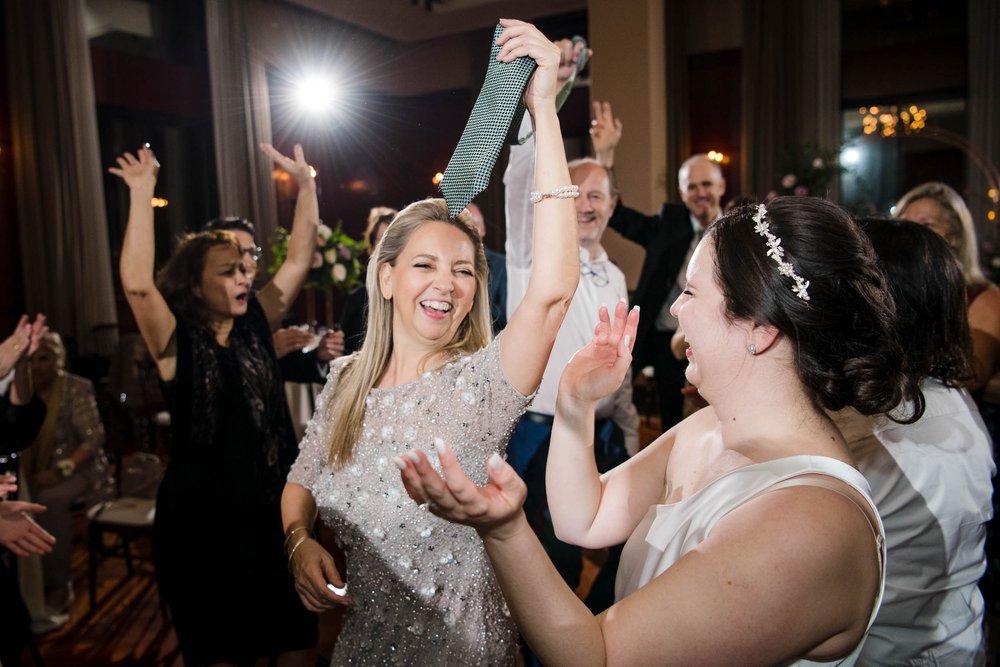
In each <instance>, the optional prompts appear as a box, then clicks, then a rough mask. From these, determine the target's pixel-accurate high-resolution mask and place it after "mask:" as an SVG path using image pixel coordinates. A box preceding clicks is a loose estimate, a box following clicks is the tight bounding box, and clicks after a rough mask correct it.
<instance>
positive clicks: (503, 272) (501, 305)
mask: <svg viewBox="0 0 1000 667" xmlns="http://www.w3.org/2000/svg"><path fill="white" fill-rule="evenodd" d="M483 250H484V251H485V252H486V263H487V264H488V265H489V267H490V278H489V285H488V290H489V294H490V319H491V320H492V321H493V335H494V336H495V335H497V334H498V333H500V331H501V330H502V329H503V328H504V327H505V326H507V255H505V254H503V253H502V252H497V251H495V250H490V249H489V248H487V247H486V246H483Z"/></svg>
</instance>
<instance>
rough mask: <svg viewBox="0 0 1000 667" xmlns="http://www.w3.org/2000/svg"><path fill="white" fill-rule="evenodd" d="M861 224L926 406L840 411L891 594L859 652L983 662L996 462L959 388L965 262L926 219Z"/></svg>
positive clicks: (883, 661)
mask: <svg viewBox="0 0 1000 667" xmlns="http://www.w3.org/2000/svg"><path fill="white" fill-rule="evenodd" d="M862 226H863V228H864V230H865V233H866V234H867V235H868V237H869V238H870V239H871V241H872V245H873V246H874V247H875V252H876V254H878V258H879V265H880V266H881V267H882V268H883V269H884V270H885V273H886V276H887V277H888V279H889V286H890V287H891V288H892V293H893V297H894V298H895V301H896V312H897V320H896V332H897V334H896V340H898V341H900V342H901V343H902V344H903V349H904V352H905V362H904V364H905V367H906V369H907V371H908V372H909V373H910V374H911V375H913V376H914V377H916V378H917V379H918V380H920V382H921V389H922V390H923V396H924V400H925V408H924V414H923V416H922V417H921V418H920V419H919V420H917V421H916V422H914V423H912V424H900V423H897V422H894V421H892V420H891V419H887V418H886V417H882V416H880V417H870V418H869V417H864V416H863V415H860V414H858V413H857V411H855V410H850V409H848V410H843V411H841V412H838V413H836V414H835V415H834V420H835V421H836V422H837V425H838V426H839V427H840V429H841V432H842V433H843V434H844V438H845V439H846V440H847V443H848V447H849V448H850V449H851V452H852V453H853V454H854V456H855V459H856V460H857V462H858V467H859V469H860V470H861V472H862V473H863V474H864V476H865V478H866V479H867V480H868V483H869V484H871V487H872V498H874V500H875V503H876V505H877V506H878V510H879V514H880V515H881V517H882V521H883V523H884V524H885V533H886V552H887V560H886V576H885V596H884V597H883V598H882V608H881V610H879V613H878V616H877V617H876V618H875V624H874V625H873V626H872V628H871V630H870V631H869V633H868V639H867V640H865V645H864V648H863V649H862V652H861V662H863V663H864V664H870V665H889V664H896V665H914V664H916V665H984V664H986V652H985V648H984V646H983V596H982V595H981V594H980V592H979V588H978V586H977V583H978V582H979V578H980V577H981V576H982V575H983V571H984V570H985V568H986V555H985V553H984V551H983V543H984V540H985V536H986V525H985V524H986V522H987V521H988V520H989V518H990V517H991V516H992V514H993V507H992V505H991V503H990V498H991V494H992V485H991V482H990V479H991V477H992V476H993V473H994V472H995V470H996V467H995V466H994V464H993V455H992V448H991V444H990V437H989V434H988V433H987V432H986V426H985V424H983V420H982V419H981V418H980V416H979V411H978V410H977V409H976V406H975V403H973V401H972V398H971V397H970V396H969V394H968V393H967V392H966V391H965V390H964V389H962V383H963V382H964V381H965V380H967V379H968V378H969V376H970V375H971V364H970V356H971V354H970V352H971V345H970V339H969V322H968V317H967V315H966V302H965V281H964V279H963V276H962V270H961V267H960V266H959V264H958V262H957V261H956V259H955V257H954V255H953V253H952V251H951V250H950V249H949V247H948V244H947V243H946V242H945V241H944V240H943V239H942V238H940V237H939V236H938V235H937V234H935V233H934V232H932V231H931V230H929V229H927V228H925V227H922V226H921V225H918V224H914V223H912V222H907V221H905V220H904V221H900V220H867V221H864V222H863V223H862ZM905 411H906V408H905V407H904V409H903V412H905Z"/></svg>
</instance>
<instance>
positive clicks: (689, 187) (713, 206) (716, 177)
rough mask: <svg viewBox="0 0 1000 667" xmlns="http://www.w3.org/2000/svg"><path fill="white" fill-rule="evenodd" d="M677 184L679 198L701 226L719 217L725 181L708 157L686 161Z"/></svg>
mask: <svg viewBox="0 0 1000 667" xmlns="http://www.w3.org/2000/svg"><path fill="white" fill-rule="evenodd" d="M679 176H680V178H679V180H678V185H679V186H680V193H681V199H682V200H683V201H684V205H685V206H687V209H688V211H690V212H691V215H693V216H694V217H695V218H697V219H698V222H700V223H701V224H702V226H703V227H707V226H708V225H709V224H711V223H712V222H713V221H714V220H715V219H716V218H717V217H719V202H720V201H721V200H722V195H724V194H725V193H726V181H725V179H723V178H722V174H721V173H719V167H718V165H716V164H715V163H714V162H712V161H711V160H709V159H708V158H701V159H695V160H692V161H691V162H686V163H685V166H684V167H682V168H681V171H680V174H679Z"/></svg>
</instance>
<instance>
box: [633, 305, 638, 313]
mask: <svg viewBox="0 0 1000 667" xmlns="http://www.w3.org/2000/svg"><path fill="white" fill-rule="evenodd" d="M632 310H634V311H635V312H637V313H638V312H639V304H635V305H634V306H632Z"/></svg>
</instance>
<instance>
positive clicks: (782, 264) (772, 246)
mask: <svg viewBox="0 0 1000 667" xmlns="http://www.w3.org/2000/svg"><path fill="white" fill-rule="evenodd" d="M766 215H767V207H766V206H764V205H763V204H760V205H758V206H757V212H756V213H755V214H754V216H753V221H754V223H756V224H755V226H754V228H753V230H754V231H755V232H757V233H758V234H760V235H761V236H763V237H764V238H765V239H766V241H767V256H768V257H770V258H771V259H773V260H774V261H775V262H776V263H777V264H778V273H780V274H781V275H783V276H788V277H789V278H791V279H792V280H794V281H795V286H794V287H792V291H793V292H795V296H797V297H799V298H800V299H802V300H803V301H808V300H809V289H808V288H809V281H808V280H805V279H803V278H802V276H800V275H799V274H797V273H795V269H794V268H792V265H791V263H789V262H786V261H785V249H784V248H782V247H781V238H780V237H777V236H775V235H774V234H772V233H771V225H770V224H769V223H768V222H767V220H765V219H764V216H766Z"/></svg>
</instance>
